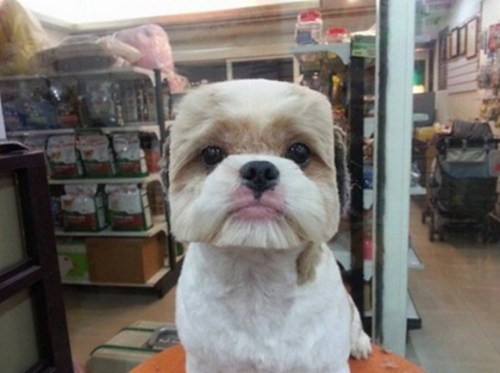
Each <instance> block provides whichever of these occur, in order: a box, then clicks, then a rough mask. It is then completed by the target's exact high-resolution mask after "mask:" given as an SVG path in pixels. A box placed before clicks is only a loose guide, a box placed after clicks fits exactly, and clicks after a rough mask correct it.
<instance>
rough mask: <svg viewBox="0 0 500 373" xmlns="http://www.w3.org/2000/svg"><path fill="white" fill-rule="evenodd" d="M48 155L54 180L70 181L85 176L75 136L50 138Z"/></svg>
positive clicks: (47, 149)
mask: <svg viewBox="0 0 500 373" xmlns="http://www.w3.org/2000/svg"><path fill="white" fill-rule="evenodd" d="M46 155H47V160H48V163H49V170H50V176H51V177H52V178H53V179H69V178H76V177H80V176H82V175H83V169H82V164H81V161H80V157H79V156H78V152H77V150H76V137H75V135H61V136H50V137H49V138H48V140H47V148H46Z"/></svg>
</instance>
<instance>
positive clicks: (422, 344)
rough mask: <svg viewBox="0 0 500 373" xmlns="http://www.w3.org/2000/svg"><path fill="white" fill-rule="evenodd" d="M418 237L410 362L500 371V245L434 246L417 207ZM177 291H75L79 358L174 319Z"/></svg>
mask: <svg viewBox="0 0 500 373" xmlns="http://www.w3.org/2000/svg"><path fill="white" fill-rule="evenodd" d="M411 232H412V239H413V246H414V248H415V251H416V252H417V254H418V256H419V257H420V259H421V260H422V261H423V263H424V265H425V269H424V270H410V273H409V287H410V291H411V294H412V296H413V299H414V301H415V304H416V306H417V309H418V311H419V313H420V316H421V317H422V320H423V328H422V329H421V330H416V331H412V332H410V338H409V344H408V351H409V357H410V358H411V359H412V360H414V361H416V362H418V363H419V364H421V365H422V366H423V367H424V369H425V370H426V371H427V372H429V373H495V372H500V245H499V244H496V245H491V246H484V245H478V244H477V243H476V242H475V241H474V239H471V238H470V237H467V235H461V236H455V237H453V238H450V239H449V240H448V241H447V242H435V243H432V244H431V243H430V242H429V241H428V239H427V229H426V227H425V226H423V225H422V224H421V223H420V209H419V208H418V206H417V205H416V204H415V203H413V204H412V214H411ZM174 293H175V292H174V291H172V292H170V293H169V294H167V295H166V296H165V297H164V298H162V299H158V298H155V297H154V296H148V295H136V294H109V293H101V292H100V293H91V292H87V291H78V292H73V291H67V292H66V306H67V316H68V324H69V331H70V339H71V345H72V351H73V355H74V359H75V360H76V361H78V362H80V363H84V362H85V361H86V360H87V358H88V356H89V353H90V352H91V351H92V349H93V348H94V347H96V346H97V345H99V344H101V343H104V342H105V341H107V340H108V339H109V338H111V337H112V336H113V335H114V334H115V333H116V332H118V331H119V330H120V329H121V328H123V327H125V326H127V325H129V324H131V323H133V322H134V321H137V320H148V321H162V322H172V321H173V320H174V298H175V294H174ZM110 373H112V372H110Z"/></svg>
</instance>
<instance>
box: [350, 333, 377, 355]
mask: <svg viewBox="0 0 500 373" xmlns="http://www.w3.org/2000/svg"><path fill="white" fill-rule="evenodd" d="M371 353H372V343H371V341H370V337H368V336H367V335H366V333H364V332H361V333H360V334H359V337H358V338H357V339H356V341H354V343H352V345H351V356H352V357H354V358H356V359H358V360H361V359H367V358H368V356H370V354H371Z"/></svg>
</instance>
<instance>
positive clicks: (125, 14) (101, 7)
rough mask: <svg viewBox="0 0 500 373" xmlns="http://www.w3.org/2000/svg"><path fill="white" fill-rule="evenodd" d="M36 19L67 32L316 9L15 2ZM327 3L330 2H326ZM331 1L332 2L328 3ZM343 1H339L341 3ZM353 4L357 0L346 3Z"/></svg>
mask: <svg viewBox="0 0 500 373" xmlns="http://www.w3.org/2000/svg"><path fill="white" fill-rule="evenodd" d="M19 1H20V2H21V3H22V4H23V5H24V6H25V7H26V8H28V9H29V10H31V11H32V12H33V13H34V14H35V15H37V17H38V18H40V19H41V20H42V21H45V22H47V23H51V24H54V25H58V26H63V27H68V28H85V27H86V26H89V25H96V24H109V23H115V22H123V21H127V20H134V19H152V18H158V17H175V16H181V15H189V14H199V13H210V12H221V11H234V10H238V9H242V10H251V9H255V8H259V7H266V6H280V7H283V8H284V9H286V8H287V7H293V6H297V5H306V6H309V7H319V0H188V1H186V0H64V1H61V0H19ZM328 1H330V0H328ZM331 1H334V2H335V0H331ZM344 1H346V0H342V2H344ZM347 1H348V2H353V1H354V2H356V1H357V0H347Z"/></svg>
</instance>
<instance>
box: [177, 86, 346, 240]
mask: <svg viewBox="0 0 500 373" xmlns="http://www.w3.org/2000/svg"><path fill="white" fill-rule="evenodd" d="M336 156H337V158H339V159H337V163H338V161H339V160H340V161H341V162H345V159H343V157H344V156H343V155H342V152H340V153H339V152H336V151H335V150H334V127H333V120H332V114H331V107H330V104H329V102H328V100H327V99H326V98H325V97H324V96H323V95H321V94H319V93H317V92H314V91H311V90H309V89H307V88H304V87H300V86H298V85H294V84H290V83H282V82H275V81H267V80H240V81H230V82H224V83H216V84H211V85H207V86H203V87H201V88H198V89H196V90H194V91H193V92H192V93H189V94H188V95H187V96H186V97H185V98H184V100H183V102H182V104H181V106H180V109H179V114H178V116H177V119H176V121H175V123H174V125H173V127H172V131H171V135H170V162H169V167H170V168H169V172H170V190H169V199H170V205H171V216H172V230H173V233H174V235H175V236H176V238H177V239H178V240H182V241H188V242H205V243H209V244H213V245H216V246H221V247H236V246H237V247H252V248H271V249H287V248H293V247H299V246H301V245H303V244H305V243H307V242H325V241H327V240H328V239H330V238H331V237H332V236H333V235H334V234H335V233H336V231H337V227H338V223H339V218H340V210H341V206H340V203H341V200H343V201H344V202H345V200H346V198H340V199H339V190H338V185H337V176H338V175H337V174H338V172H337V171H336V161H335V157H336ZM340 158H342V159H340ZM344 165H345V163H344ZM341 173H342V176H346V174H345V169H342V170H341ZM339 180H340V183H342V184H345V183H346V182H347V181H346V179H345V178H339ZM342 189H343V190H344V191H343V192H342V191H341V197H343V196H346V193H347V191H348V190H347V189H345V185H342Z"/></svg>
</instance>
